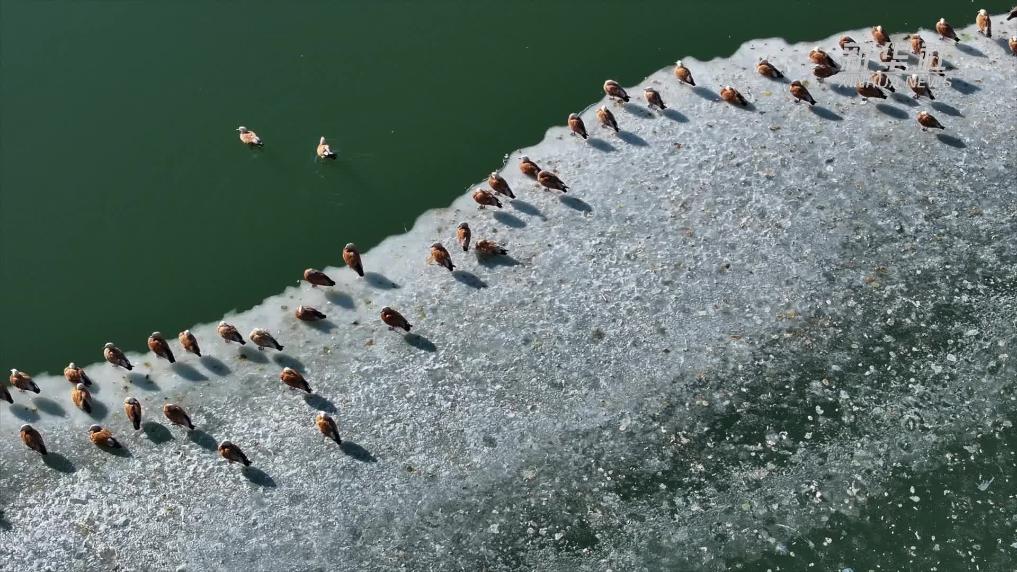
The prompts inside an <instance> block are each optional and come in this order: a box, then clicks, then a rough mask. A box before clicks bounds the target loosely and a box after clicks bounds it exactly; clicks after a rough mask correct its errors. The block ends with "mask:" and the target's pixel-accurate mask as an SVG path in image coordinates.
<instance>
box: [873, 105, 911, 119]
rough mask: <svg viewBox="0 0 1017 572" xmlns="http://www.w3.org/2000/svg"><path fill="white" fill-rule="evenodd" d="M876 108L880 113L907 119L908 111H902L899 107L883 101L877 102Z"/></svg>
mask: <svg viewBox="0 0 1017 572" xmlns="http://www.w3.org/2000/svg"><path fill="white" fill-rule="evenodd" d="M876 109H877V110H878V111H879V112H880V113H882V114H884V115H889V116H890V117H893V118H895V119H907V118H908V112H907V111H904V110H903V109H900V108H899V107H894V106H892V105H887V104H885V103H877V104H876Z"/></svg>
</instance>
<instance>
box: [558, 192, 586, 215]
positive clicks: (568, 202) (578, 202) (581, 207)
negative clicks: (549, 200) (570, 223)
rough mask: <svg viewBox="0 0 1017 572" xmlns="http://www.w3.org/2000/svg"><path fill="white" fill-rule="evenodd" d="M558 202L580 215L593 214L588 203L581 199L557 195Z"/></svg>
mask: <svg viewBox="0 0 1017 572" xmlns="http://www.w3.org/2000/svg"><path fill="white" fill-rule="evenodd" d="M558 200H559V201H561V204H563V205H565V206H567V207H568V208H570V209H573V210H577V211H579V212H581V213H590V212H593V207H591V206H590V205H589V203H587V202H586V201H584V200H583V199H580V198H576V197H573V196H572V195H559V196H558Z"/></svg>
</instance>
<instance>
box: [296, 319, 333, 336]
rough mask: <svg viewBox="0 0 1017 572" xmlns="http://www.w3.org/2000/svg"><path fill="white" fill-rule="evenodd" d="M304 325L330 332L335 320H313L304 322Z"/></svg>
mask: <svg viewBox="0 0 1017 572" xmlns="http://www.w3.org/2000/svg"><path fill="white" fill-rule="evenodd" d="M304 325H305V326H306V327H308V328H314V329H315V330H318V331H319V332H324V333H326V334H330V333H332V330H334V329H335V328H336V325H335V322H333V321H332V320H328V319H325V320H314V321H313V322H304Z"/></svg>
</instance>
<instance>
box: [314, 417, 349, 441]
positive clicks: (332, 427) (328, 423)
mask: <svg viewBox="0 0 1017 572" xmlns="http://www.w3.org/2000/svg"><path fill="white" fill-rule="evenodd" d="M314 425H315V426H316V427H318V431H320V432H321V434H322V435H324V436H326V437H328V438H329V439H331V440H333V441H335V442H336V443H338V444H340V445H342V444H343V440H342V438H341V437H339V427H338V426H337V425H336V423H335V419H332V417H331V416H329V414H328V413H325V412H324V411H319V412H318V415H317V416H315V418H314Z"/></svg>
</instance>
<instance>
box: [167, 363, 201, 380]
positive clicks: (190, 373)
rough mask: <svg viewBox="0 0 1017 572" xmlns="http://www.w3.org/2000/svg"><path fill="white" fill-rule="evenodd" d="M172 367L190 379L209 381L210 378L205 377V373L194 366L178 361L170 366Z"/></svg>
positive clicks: (178, 373)
mask: <svg viewBox="0 0 1017 572" xmlns="http://www.w3.org/2000/svg"><path fill="white" fill-rule="evenodd" d="M170 369H172V370H173V373H175V374H177V375H179V376H180V377H182V378H184V379H186V380H188V381H208V378H207V377H205V374H203V373H201V372H200V371H198V370H196V369H194V367H192V366H190V365H188V364H186V363H180V362H176V363H175V364H173V365H171V366H170Z"/></svg>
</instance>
